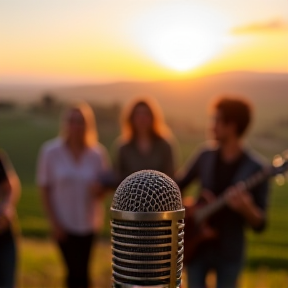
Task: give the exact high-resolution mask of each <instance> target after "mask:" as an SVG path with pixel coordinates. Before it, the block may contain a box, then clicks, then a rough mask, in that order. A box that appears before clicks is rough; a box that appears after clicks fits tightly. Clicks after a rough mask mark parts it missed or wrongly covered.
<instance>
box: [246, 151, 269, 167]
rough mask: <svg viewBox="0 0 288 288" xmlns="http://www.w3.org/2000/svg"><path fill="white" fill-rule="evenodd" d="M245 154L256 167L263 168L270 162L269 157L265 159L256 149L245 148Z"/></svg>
mask: <svg viewBox="0 0 288 288" xmlns="http://www.w3.org/2000/svg"><path fill="white" fill-rule="evenodd" d="M244 155H245V157H246V159H247V161H248V162H249V164H250V165H253V166H255V168H262V167H265V166H267V165H268V164H269V163H268V161H267V159H265V158H264V157H263V156H262V155H261V154H259V153H258V152H256V151H255V150H252V149H249V150H248V149H245V150H244Z"/></svg>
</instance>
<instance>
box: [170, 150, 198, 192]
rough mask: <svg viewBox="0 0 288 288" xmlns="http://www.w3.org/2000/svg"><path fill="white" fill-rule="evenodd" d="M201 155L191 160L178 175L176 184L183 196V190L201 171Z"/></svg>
mask: <svg viewBox="0 0 288 288" xmlns="http://www.w3.org/2000/svg"><path fill="white" fill-rule="evenodd" d="M200 158H201V154H198V155H196V156H195V157H193V158H192V160H190V162H189V163H188V165H187V166H186V167H185V168H184V169H182V170H181V171H180V172H179V173H178V174H177V175H176V180H175V181H176V183H177V184H178V186H179V188H180V191H181V193H182V195H183V190H184V189H185V188H186V187H187V186H188V185H189V184H190V183H191V182H192V181H193V180H194V179H195V178H197V177H198V173H199V169H200V161H201V159H200Z"/></svg>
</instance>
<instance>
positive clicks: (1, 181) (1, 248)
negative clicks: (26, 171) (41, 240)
mask: <svg viewBox="0 0 288 288" xmlns="http://www.w3.org/2000/svg"><path fill="white" fill-rule="evenodd" d="M19 195H20V182H19V179H18V176H17V174H16V172H15V171H14V169H13V167H12V165H11V163H10V161H9V159H8V156H7V155H6V154H5V153H4V152H3V151H0V287H1V288H13V287H15V274H16V273H15V272H16V260H17V249H16V237H15V232H16V231H15V225H13V224H14V223H15V216H16V215H15V214H16V212H15V210H16V204H17V201H18V198H19Z"/></svg>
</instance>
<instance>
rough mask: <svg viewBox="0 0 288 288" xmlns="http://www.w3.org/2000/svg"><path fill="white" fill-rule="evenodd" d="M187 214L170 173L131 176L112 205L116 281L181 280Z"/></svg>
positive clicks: (152, 283)
mask: <svg viewBox="0 0 288 288" xmlns="http://www.w3.org/2000/svg"><path fill="white" fill-rule="evenodd" d="M183 218H184V209H183V207H182V201H181V194H180V191H179V188H178V187H177V185H176V184H175V182H173V180H171V179H170V178H169V177H167V176H166V175H165V174H163V173H160V172H156V171H151V170H144V171H140V172H137V173H134V174H132V175H130V176H129V177H127V178H126V179H125V180H124V181H123V182H122V183H121V184H120V186H119V187H118V189H117V191H116V193H115V196H114V199H113V203H112V207H111V237H112V268H113V272H112V276H113V283H114V287H126V286H127V285H128V287H129V285H131V286H133V285H136V286H155V285H162V286H164V287H170V283H173V286H171V287H177V286H179V285H180V282H181V274H182V268H183V252H184V248H183V247H184V240H183V238H184V220H183ZM125 285H126V286H125Z"/></svg>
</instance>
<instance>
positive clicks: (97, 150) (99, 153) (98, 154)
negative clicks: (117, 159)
mask: <svg viewBox="0 0 288 288" xmlns="http://www.w3.org/2000/svg"><path fill="white" fill-rule="evenodd" d="M88 152H89V154H90V155H91V157H95V158H105V159H106V158H108V151H107V149H106V147H105V146H104V145H102V144H100V143H98V144H97V145H95V146H93V147H89V148H88Z"/></svg>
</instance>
